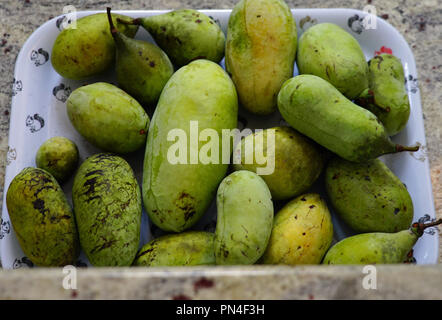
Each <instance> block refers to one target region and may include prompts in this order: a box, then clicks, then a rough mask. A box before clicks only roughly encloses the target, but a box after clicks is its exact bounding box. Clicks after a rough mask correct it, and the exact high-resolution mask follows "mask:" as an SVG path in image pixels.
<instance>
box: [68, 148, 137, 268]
mask: <svg viewBox="0 0 442 320" xmlns="http://www.w3.org/2000/svg"><path fill="white" fill-rule="evenodd" d="M72 200H73V204H74V212H75V218H76V221H77V225H78V232H79V235H80V243H81V247H82V248H83V250H84V252H85V253H86V255H87V257H88V259H89V261H90V262H91V263H92V265H94V266H129V265H131V264H132V262H133V260H134V258H135V255H136V253H137V249H138V244H139V239H140V227H141V192H140V187H139V186H138V183H137V181H136V179H135V176H134V173H133V171H132V169H131V167H130V166H129V164H128V163H127V162H126V161H125V160H124V159H123V158H121V157H118V156H116V155H113V154H109V153H99V154H96V155H93V156H91V157H90V158H88V159H86V160H85V161H84V162H83V164H82V165H81V166H80V168H79V169H78V171H77V174H76V176H75V179H74V186H73V189H72Z"/></svg>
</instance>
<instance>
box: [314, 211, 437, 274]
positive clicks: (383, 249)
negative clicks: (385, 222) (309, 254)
mask: <svg viewBox="0 0 442 320" xmlns="http://www.w3.org/2000/svg"><path fill="white" fill-rule="evenodd" d="M441 223H442V219H439V220H438V221H435V222H430V223H426V224H424V223H414V224H413V225H412V226H411V227H410V228H409V229H408V230H402V231H399V232H396V233H382V232H374V233H362V234H358V235H355V236H352V237H348V238H345V239H344V240H341V241H340V242H338V243H336V244H335V245H334V246H333V247H331V248H330V250H329V251H328V252H327V254H326V256H325V257H324V261H323V262H322V263H323V264H364V265H367V264H391V263H403V262H404V261H405V260H406V259H407V254H408V253H409V252H410V250H411V249H412V248H413V246H414V245H415V243H416V242H417V240H419V238H420V237H421V236H422V235H423V233H424V230H425V229H426V228H429V227H432V226H436V225H438V224H441Z"/></svg>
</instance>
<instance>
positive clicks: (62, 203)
mask: <svg viewBox="0 0 442 320" xmlns="http://www.w3.org/2000/svg"><path fill="white" fill-rule="evenodd" d="M6 206H7V208H8V213H9V217H10V219H11V223H12V226H13V228H14V231H15V234H16V236H17V239H18V242H19V244H20V247H21V248H22V250H23V252H24V253H25V255H26V256H27V257H28V258H29V259H30V260H31V261H32V262H33V263H35V264H36V265H39V266H43V267H56V266H64V265H69V264H73V263H74V262H75V260H76V259H77V257H78V254H79V252H80V244H79V241H78V234H77V228H76V226H75V219H74V214H73V212H72V209H71V207H70V206H69V204H68V201H67V199H66V196H65V195H64V193H63V190H62V189H61V187H60V185H59V184H58V182H57V180H55V178H54V177H53V176H52V175H51V174H50V173H48V172H46V171H45V170H42V169H37V168H25V169H23V170H22V171H21V172H20V173H19V174H18V175H16V176H15V177H14V179H13V180H12V182H11V184H10V185H9V188H8V192H7V194H6Z"/></svg>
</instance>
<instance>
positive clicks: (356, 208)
mask: <svg viewBox="0 0 442 320" xmlns="http://www.w3.org/2000/svg"><path fill="white" fill-rule="evenodd" d="M325 186H326V189H327V193H328V196H329V198H330V200H331V203H332V205H333V208H334V209H335V212H337V213H338V214H339V216H340V217H341V218H342V219H343V220H344V221H345V222H346V223H347V224H348V225H349V226H350V227H352V228H353V229H354V230H355V231H357V232H398V231H400V230H405V229H407V228H408V226H409V225H410V224H411V222H412V219H413V202H412V200H411V197H410V194H409V193H408V191H407V188H405V186H404V184H403V183H402V182H401V181H400V180H399V178H398V177H396V176H395V175H394V173H393V172H391V170H390V169H389V168H388V167H387V166H386V165H385V164H384V163H383V162H382V161H381V160H379V159H374V160H370V161H368V162H364V163H353V162H349V161H346V160H343V159H340V158H338V157H336V158H334V159H332V160H331V161H330V162H329V164H328V166H327V169H326V174H325Z"/></svg>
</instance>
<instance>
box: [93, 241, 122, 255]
mask: <svg viewBox="0 0 442 320" xmlns="http://www.w3.org/2000/svg"><path fill="white" fill-rule="evenodd" d="M116 241H117V240H110V241H106V242H105V243H103V244H102V245H98V246H96V247H95V248H93V249H92V250H91V252H90V253H91V254H92V253H94V252H99V251H101V250H104V249H106V248H109V247H111V246H112V245H113V244H114V243H115V242H116Z"/></svg>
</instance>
